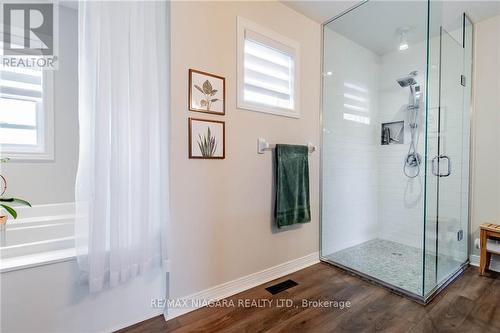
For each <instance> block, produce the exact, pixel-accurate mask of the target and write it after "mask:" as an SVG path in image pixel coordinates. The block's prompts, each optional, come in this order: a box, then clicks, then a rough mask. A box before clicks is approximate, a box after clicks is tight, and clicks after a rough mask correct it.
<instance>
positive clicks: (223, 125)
mask: <svg viewBox="0 0 500 333" xmlns="http://www.w3.org/2000/svg"><path fill="white" fill-rule="evenodd" d="M193 120H194V121H204V122H207V123H218V124H222V156H214V157H203V156H193V149H192V148H193V142H192V129H191V125H192V122H193ZM188 135H189V137H188V149H189V158H193V159H203V160H217V159H218V160H222V159H225V158H226V122H224V121H218V120H207V119H200V118H188Z"/></svg>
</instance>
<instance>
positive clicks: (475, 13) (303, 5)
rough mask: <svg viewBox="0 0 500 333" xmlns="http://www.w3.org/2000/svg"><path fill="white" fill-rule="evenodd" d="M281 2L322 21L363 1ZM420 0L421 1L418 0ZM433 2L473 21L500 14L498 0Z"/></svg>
mask: <svg viewBox="0 0 500 333" xmlns="http://www.w3.org/2000/svg"><path fill="white" fill-rule="evenodd" d="M372 1H377V2H392V3H397V2H399V3H409V2H414V1H410V0H400V1H378V0H372ZM281 2H282V3H284V4H285V5H287V6H288V7H290V8H292V9H294V10H296V11H298V12H299V13H302V14H304V15H305V16H307V17H309V18H311V19H313V20H314V21H316V22H319V23H324V22H326V21H328V20H330V19H331V18H332V17H334V16H336V15H338V14H340V13H342V12H343V11H345V10H347V9H349V8H351V7H353V6H354V5H356V4H358V3H361V2H363V1H343V0H340V1H337V0H323V1H316V0H310V1H308V0H298V1H295V0H282V1H281ZM420 2H421V1H420ZM433 2H434V3H438V2H442V3H443V4H446V6H447V7H448V8H450V10H451V11H455V10H457V9H462V11H465V12H466V13H467V14H468V15H469V17H471V19H472V20H473V21H474V22H479V21H482V20H484V19H487V18H489V17H492V16H495V15H500V0H490V1H478V0H468V1H467V0H465V1H433Z"/></svg>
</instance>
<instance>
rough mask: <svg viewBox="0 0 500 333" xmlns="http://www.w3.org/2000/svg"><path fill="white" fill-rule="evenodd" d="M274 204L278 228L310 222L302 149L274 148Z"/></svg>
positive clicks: (305, 156)
mask: <svg viewBox="0 0 500 333" xmlns="http://www.w3.org/2000/svg"><path fill="white" fill-rule="evenodd" d="M275 162H276V205H275V210H274V217H275V219H276V224H277V225H278V228H281V227H283V226H287V225H291V224H295V223H307V222H310V221H311V208H310V204H309V163H308V148H307V147H306V146H292V145H276V160H275Z"/></svg>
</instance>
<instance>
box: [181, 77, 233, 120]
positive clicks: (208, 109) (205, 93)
mask: <svg viewBox="0 0 500 333" xmlns="http://www.w3.org/2000/svg"><path fill="white" fill-rule="evenodd" d="M225 90H226V79H225V78H223V77H222V76H218V75H215V74H210V73H205V72H202V71H198V70H195V69H190V70H189V101H188V103H189V110H191V111H196V112H204V113H211V114H218V115H224V114H226V111H225V110H226V107H225V104H226V91H225Z"/></svg>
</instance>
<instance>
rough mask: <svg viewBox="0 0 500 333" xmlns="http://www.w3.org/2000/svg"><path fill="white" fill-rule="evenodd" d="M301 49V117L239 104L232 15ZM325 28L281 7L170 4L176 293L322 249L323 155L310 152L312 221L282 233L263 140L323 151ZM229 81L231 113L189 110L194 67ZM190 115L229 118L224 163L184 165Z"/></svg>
mask: <svg viewBox="0 0 500 333" xmlns="http://www.w3.org/2000/svg"><path fill="white" fill-rule="evenodd" d="M237 16H242V17H244V18H247V19H249V20H251V21H254V22H256V23H258V24H260V25H262V26H264V27H266V28H268V29H271V30H274V31H276V32H278V33H279V34H281V35H284V36H286V37H288V38H290V39H293V40H296V41H297V42H299V43H300V50H301V66H300V68H299V69H298V70H299V71H300V78H301V91H300V92H299V93H300V94H301V96H300V108H301V118H300V119H292V118H286V117H280V116H275V115H270V114H264V113H259V112H251V111H245V110H240V109H237V108H236V18H237ZM320 48H321V46H320V25H319V24H318V23H316V22H313V21H312V20H310V19H308V18H306V17H305V16H303V15H301V14H299V13H297V12H295V11H293V10H291V9H290V8H288V7H286V6H285V5H283V4H281V3H279V2H277V1H267V2H253V1H250V2H238V1H232V2H224V1H222V2H220V1H213V2H181V1H175V2H172V91H171V96H172V101H171V112H172V118H171V120H172V146H171V161H172V165H171V174H172V180H171V191H172V234H173V235H174V237H173V244H172V279H171V284H170V291H171V294H172V296H173V297H178V296H186V295H190V294H192V293H194V292H197V291H200V290H204V289H206V288H209V287H212V286H215V285H218V284H221V283H223V282H227V281H230V280H233V279H236V278H239V277H242V276H245V275H248V274H250V273H254V272H257V271H260V270H263V269H265V268H268V267H272V266H275V265H278V264H280V263H283V262H286V261H289V260H292V259H296V258H299V257H302V256H305V255H308V254H311V253H313V252H316V251H318V239H319V231H318V230H319V225H318V217H319V216H318V215H319V203H318V197H319V196H318V194H319V193H318V191H319V190H318V184H319V176H318V170H319V166H318V161H319V152H316V153H313V154H311V155H310V158H309V162H310V195H311V214H312V221H311V223H308V224H304V225H300V226H298V227H293V228H289V229H287V230H283V231H277V230H276V228H275V227H274V223H273V218H272V214H273V165H272V153H270V152H268V153H266V154H263V155H259V154H257V151H256V145H257V138H258V137H263V138H266V139H267V140H269V142H271V143H296V144H306V143H307V142H311V143H313V144H315V145H319V94H320ZM189 68H194V69H198V70H202V71H207V72H211V73H214V74H218V75H221V76H224V77H225V78H226V115H225V116H214V115H207V114H202V113H198V112H191V111H188V106H187V96H188V70H189ZM188 117H195V118H203V119H213V120H222V121H225V122H226V158H225V159H224V160H217V161H214V160H190V159H188V134H187V126H188Z"/></svg>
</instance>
